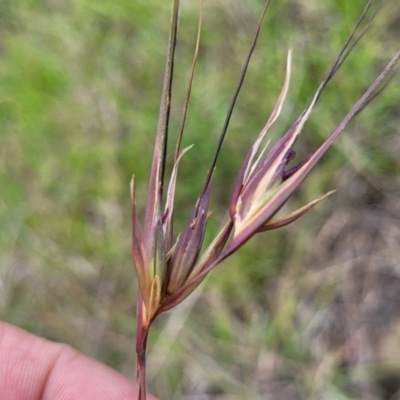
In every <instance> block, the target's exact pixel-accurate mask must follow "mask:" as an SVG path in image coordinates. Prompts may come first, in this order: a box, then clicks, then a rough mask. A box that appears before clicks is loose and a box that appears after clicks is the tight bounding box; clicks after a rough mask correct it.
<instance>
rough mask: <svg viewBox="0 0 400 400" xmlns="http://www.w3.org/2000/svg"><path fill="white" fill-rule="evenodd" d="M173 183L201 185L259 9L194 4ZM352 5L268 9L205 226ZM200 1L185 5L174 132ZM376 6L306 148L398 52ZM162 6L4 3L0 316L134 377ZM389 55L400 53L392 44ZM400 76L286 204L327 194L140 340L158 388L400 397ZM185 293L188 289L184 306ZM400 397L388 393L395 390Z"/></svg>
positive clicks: (183, 394)
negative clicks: (134, 220)
mask: <svg viewBox="0 0 400 400" xmlns="http://www.w3.org/2000/svg"><path fill="white" fill-rule="evenodd" d="M205 3H206V7H205V17H204V32H203V45H202V47H201V56H200V60H199V65H198V69H197V71H196V78H195V84H194V89H193V101H192V103H191V106H190V110H189V115H188V125H187V136H186V138H185V140H184V142H185V143H184V144H185V145H186V144H192V143H195V147H194V149H192V150H191V151H190V153H189V154H188V155H187V156H186V157H185V158H184V160H183V161H182V164H181V170H180V175H179V181H180V185H181V186H180V188H179V190H178V193H177V196H178V197H177V203H178V204H177V209H178V210H179V211H180V213H179V218H180V219H179V221H178V223H177V226H178V227H180V226H183V224H184V221H185V218H187V217H188V216H189V214H190V213H191V210H192V207H193V204H194V201H195V199H196V196H197V194H198V190H199V188H200V187H201V184H202V181H203V177H204V174H205V172H206V169H207V163H208V161H209V160H210V158H211V154H212V151H213V148H214V145H215V142H216V140H217V137H218V133H219V131H220V129H221V126H222V122H223V118H224V115H225V113H226V110H227V107H228V103H229V99H230V96H231V94H232V92H233V89H234V87H235V84H236V81H237V78H238V75H239V72H240V68H241V65H242V62H243V59H244V56H245V54H246V51H247V48H248V45H249V43H250V40H251V36H252V34H253V31H254V26H255V24H256V20H257V18H258V15H259V12H260V10H261V7H262V2H260V1H255V0H247V1H243V2H237V1H234V0H218V1H213V2H210V1H209V2H207V1H206V2H205ZM363 4H364V2H358V1H353V2H349V1H345V0H343V1H336V0H330V1H325V2H318V1H315V0H313V1H310V0H309V1H300V0H298V1H295V0H293V1H279V2H272V5H271V8H270V10H269V13H268V15H267V20H266V22H265V24H264V28H263V31H262V35H261V38H260V42H259V45H258V48H257V51H256V53H255V56H254V59H253V62H252V64H251V67H250V69H249V73H248V77H247V79H246V82H245V85H244V87H243V90H242V94H241V96H240V98H239V102H238V106H237V109H236V111H235V114H234V117H233V120H232V124H231V128H230V130H229V134H228V138H227V141H226V143H225V146H224V149H223V152H222V154H221V158H220V160H219V163H218V168H217V173H216V176H215V180H214V183H213V191H214V192H213V193H214V194H213V205H212V210H213V216H212V218H211V221H210V224H211V225H212V226H215V227H216V226H217V225H218V223H219V221H221V220H222V218H223V213H224V210H225V208H226V204H227V202H228V200H229V195H230V190H231V184H232V180H233V178H234V176H235V174H236V172H237V170H238V168H239V166H240V164H241V162H242V160H243V157H244V156H245V154H246V151H247V148H248V147H249V146H250V144H251V143H252V141H253V139H254V138H255V136H256V134H257V133H258V131H259V130H260V129H261V127H262V126H263V123H264V122H265V120H266V118H267V116H268V113H269V112H270V110H271V107H272V105H273V103H274V100H275V98H276V96H277V95H278V93H279V90H280V86H281V84H282V80H283V75H284V64H285V57H286V52H287V49H288V47H289V46H291V47H293V48H294V60H295V61H294V79H293V83H292V87H291V91H290V95H289V101H288V104H287V106H286V107H285V109H284V112H283V118H282V120H281V122H280V123H279V124H278V125H277V127H276V128H275V129H274V135H275V136H274V137H275V138H276V137H278V135H279V134H281V133H282V132H283V131H284V129H285V128H287V127H288V126H289V124H290V122H291V121H293V119H294V118H295V117H296V116H297V115H298V113H299V112H300V111H301V110H302V109H303V107H304V106H305V105H306V104H307V103H308V102H309V101H310V99H311V97H312V94H313V92H314V91H315V89H316V87H317V86H318V84H319V82H320V81H321V79H322V78H323V76H324V74H325V72H326V71H327V69H328V67H329V65H330V63H331V62H332V61H333V59H334V57H335V55H336V52H337V51H338V49H339V48H340V46H341V43H342V42H343V41H344V40H345V38H346V36H347V34H348V32H349V31H350V29H351V27H352V26H353V24H354V22H355V20H356V19H357V17H358V15H359V13H360V12H361V9H362V7H363ZM197 7H198V4H197V2H195V1H189V0H186V1H184V2H183V9H182V13H181V24H180V34H179V39H180V42H179V46H178V59H177V65H176V79H175V84H174V89H175V95H174V102H173V109H172V122H171V137H172V138H173V137H174V136H175V135H176V131H177V127H178V126H179V117H180V113H181V105H182V101H183V98H184V92H185V86H186V81H187V78H188V69H189V65H190V63H191V57H192V51H193V47H194V41H195V35H196V24H197V20H196V16H197ZM399 21H400V7H399V6H398V4H397V2H396V1H388V2H386V4H385V5H384V7H383V9H382V10H381V12H380V14H379V16H378V18H377V19H376V21H375V23H374V25H373V27H372V29H371V31H370V32H369V33H368V35H367V36H366V37H365V38H364V40H363V41H362V43H361V44H360V45H359V46H358V47H357V49H356V50H355V51H354V54H353V55H352V56H351V57H350V58H349V60H348V61H347V62H346V63H345V64H344V66H343V68H342V70H341V71H340V72H339V73H338V75H337V76H336V78H335V79H334V81H333V82H332V83H331V84H330V85H329V86H328V88H327V90H326V92H325V93H324V95H323V96H322V99H321V102H320V104H319V105H318V107H317V108H316V110H315V113H314V115H313V116H312V118H311V120H310V122H309V123H308V124H307V126H306V128H305V130H304V134H303V137H302V140H301V141H300V142H299V143H298V151H299V153H300V155H306V154H308V153H309V152H311V151H313V149H315V148H316V146H318V144H319V143H321V142H322V140H323V139H324V138H325V137H326V136H327V135H328V134H329V133H330V131H331V130H332V129H333V128H334V127H335V125H336V124H338V123H339V122H340V121H341V118H342V117H343V116H344V115H345V113H346V111H347V110H349V109H350V107H351V106H352V105H353V103H354V102H355V101H356V100H357V98H358V97H359V96H360V95H361V94H362V93H363V90H365V88H366V87H367V85H368V84H369V83H371V82H372V80H373V79H374V78H375V76H376V75H377V74H378V72H379V71H380V69H382V67H383V66H384V65H385V63H386V61H387V60H388V59H389V57H390V56H391V55H392V54H393V53H394V52H395V50H397V47H398V38H399V35H400V30H399ZM168 24H169V5H168V2H167V1H164V0H151V1H150V0H148V1H146V2H144V1H127V0H124V1H123V0H113V1H108V0H74V1H71V2H65V1H61V0H52V1H44V0H30V1H25V2H17V1H3V2H1V3H0V188H1V190H0V227H1V229H0V316H1V318H2V319H3V320H6V321H9V322H12V323H14V324H17V325H19V326H21V327H23V328H25V329H28V330H29V331H31V332H34V333H36V334H40V335H43V336H45V337H47V338H50V339H53V340H58V341H63V342H67V343H70V344H71V345H73V346H75V347H76V348H78V349H79V350H81V351H83V352H85V353H87V354H89V355H91V356H94V357H96V358H98V359H100V360H102V361H104V362H105V363H107V364H109V365H111V366H113V367H114V368H116V369H118V370H119V371H121V372H123V373H125V374H126V375H128V376H130V377H133V374H134V363H135V355H134V335H135V324H134V315H135V298H136V292H137V285H136V280H135V276H134V270H133V267H132V263H131V257H130V199H129V189H128V186H129V180H130V177H131V174H132V173H135V175H136V179H137V182H138V186H139V189H138V190H139V196H138V199H139V206H140V207H143V206H144V204H145V202H146V198H145V196H146V191H145V190H146V181H147V178H148V171H149V166H150V161H151V154H152V146H153V140H154V132H155V128H156V120H157V112H158V110H157V109H158V103H159V96H160V89H161V82H162V73H163V68H164V57H165V51H166V49H165V48H166V36H167V31H168ZM396 46H397V47H396ZM398 86H399V80H398V79H395V80H394V81H393V83H392V85H391V86H390V87H389V88H388V89H387V90H386V92H385V93H384V94H383V95H382V96H381V97H380V98H379V99H378V101H376V102H375V103H374V104H373V105H371V106H370V107H369V108H368V110H366V111H365V112H364V113H363V114H361V115H360V116H359V117H358V118H357V120H356V122H354V123H352V124H351V126H349V127H348V129H347V130H346V132H345V133H344V134H343V136H342V138H341V139H340V140H339V141H338V144H337V146H336V147H335V148H333V149H332V150H331V151H330V152H329V153H328V154H327V156H326V157H324V159H323V161H322V162H321V163H320V165H319V168H318V169H316V170H315V171H314V172H313V173H312V175H311V176H310V177H309V178H308V179H307V181H306V182H305V184H304V185H303V186H302V189H301V190H300V191H299V192H298V193H297V195H296V198H295V199H293V200H292V201H291V202H290V203H289V205H288V207H296V206H297V205H299V204H302V203H304V202H306V201H307V200H311V199H313V198H315V197H316V196H318V195H320V194H322V193H324V192H325V191H327V190H329V189H332V188H335V187H337V188H338V189H339V191H338V193H337V194H335V195H334V196H333V197H332V198H331V199H330V200H327V201H325V202H324V203H323V204H322V205H320V206H318V207H317V208H316V209H315V210H313V211H312V212H310V214H309V215H307V216H306V217H304V218H303V219H302V220H301V221H298V222H296V223H295V224H294V225H292V226H290V227H288V228H286V229H283V230H281V231H277V232H272V233H267V234H264V235H260V236H258V237H257V238H254V240H252V241H251V242H250V243H249V244H248V245H246V246H245V247H244V248H243V250H241V251H240V252H239V253H238V254H237V255H235V256H234V257H232V258H231V259H229V260H228V261H227V262H226V263H225V265H223V266H221V267H220V269H219V270H218V271H215V273H213V274H212V278H210V279H209V280H208V282H207V283H206V285H203V286H202V288H201V289H200V290H199V291H197V292H196V294H195V295H193V297H192V298H191V299H188V301H187V302H186V303H185V304H184V305H182V306H181V307H180V308H178V309H177V310H176V311H174V312H172V313H169V314H167V315H165V316H164V317H163V318H160V321H158V322H157V325H156V327H155V329H154V332H153V334H152V336H151V337H150V354H149V377H150V389H151V390H152V391H153V392H154V393H155V394H156V395H158V396H159V397H161V398H162V399H179V398H185V399H244V398H245V399H257V398H262V399H265V398H270V399H274V400H277V399H278V400H279V399H288V400H292V399H293V400H294V399H305V398H307V399H396V398H398V397H395V396H396V394H395V392H397V391H398V390H399V388H400V381H399V380H398V378H397V377H398V376H399V370H400V328H399V325H400V322H399V321H400V319H399V316H400V312H399V309H400V295H399V294H398V293H400V278H399V273H400V271H399V267H398V265H399V262H398V261H399V258H400V248H399V245H398V243H399V236H400V232H399V227H398V226H399V214H400V203H399V200H398V199H399V178H398V176H399V170H400V162H399V157H398V154H399V149H400V136H399V130H398V126H399V116H398V115H399V110H400V109H399V101H400V92H399V89H398ZM194 300H197V301H196V302H195V301H194ZM399 395H400V394H399V393H397V396H399Z"/></svg>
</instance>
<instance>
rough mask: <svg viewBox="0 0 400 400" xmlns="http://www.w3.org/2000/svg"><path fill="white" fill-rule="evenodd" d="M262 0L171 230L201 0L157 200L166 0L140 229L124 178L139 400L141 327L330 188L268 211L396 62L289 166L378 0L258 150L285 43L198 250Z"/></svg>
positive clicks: (164, 129)
mask: <svg viewBox="0 0 400 400" xmlns="http://www.w3.org/2000/svg"><path fill="white" fill-rule="evenodd" d="M269 4H270V1H267V2H266V5H265V7H264V10H263V12H262V15H261V18H260V21H259V23H258V25H257V28H256V33H255V35H254V39H253V42H252V44H251V47H250V50H249V53H248V55H247V58H246V60H245V63H244V66H243V70H242V73H241V75H240V79H239V83H238V85H237V88H236V90H235V93H234V95H233V98H232V102H231V105H230V107H229V110H228V114H227V117H226V120H225V123H224V126H223V129H222V132H221V135H220V138H219V141H218V144H217V147H216V150H215V153H214V156H213V158H212V161H211V165H210V168H209V170H208V173H207V175H206V177H205V181H204V185H203V189H202V191H201V193H200V195H199V197H198V200H197V202H196V205H195V207H194V210H193V213H192V216H191V218H190V219H189V221H188V223H187V225H186V227H185V229H184V230H183V232H182V233H181V234H179V235H178V236H177V237H176V236H175V235H174V231H173V220H174V196H175V187H176V183H177V173H178V166H179V162H180V160H181V158H182V156H183V155H184V154H185V153H186V152H187V151H188V150H189V149H190V148H186V149H184V150H182V151H181V149H180V147H181V140H182V136H183V133H184V127H185V121H186V112H187V108H188V104H189V100H190V94H191V88H192V83H193V78H194V71H195V66H196V62H197V58H198V53H199V43H200V34H201V25H202V7H203V1H202V0H201V1H200V12H199V15H200V17H199V27H198V34H197V41H196V48H195V54H194V58H193V63H192V68H191V72H190V78H189V85H188V91H187V96H186V100H185V102H184V109H183V117H182V123H181V128H180V131H179V134H178V139H177V143H176V147H175V155H174V166H173V169H172V173H171V177H170V179H169V185H168V188H167V190H166V196H165V199H164V194H165V193H164V192H165V185H164V183H165V164H166V155H167V145H168V127H169V115H170V107H171V88H172V80H173V75H174V74H173V73H174V59H175V48H176V43H177V32H178V19H179V8H180V2H179V0H173V2H172V20H171V27H170V38H169V46H168V55H167V62H166V68H165V75H164V85H163V90H162V96H161V103H160V113H159V120H158V127H157V134H156V142H155V146H154V154H153V162H152V167H151V174H150V181H149V189H148V197H147V206H146V212H145V218H144V225H143V230H142V228H141V224H140V221H139V217H138V213H137V209H136V204H135V180H134V178H132V182H131V194H132V254H133V261H134V264H135V268H136V273H137V277H138V281H139V287H140V291H139V296H138V301H137V343H136V351H137V379H138V383H139V387H140V393H139V399H140V400H145V399H146V378H145V377H146V343H147V336H148V332H149V329H150V326H151V324H152V322H153V321H154V319H155V318H156V317H157V316H158V315H159V314H160V313H162V312H164V311H167V310H169V309H171V308H173V307H175V306H176V305H177V304H179V303H181V302H182V301H183V300H184V299H185V298H186V297H187V296H189V295H190V293H192V292H193V290H195V289H196V287H197V286H198V285H199V284H200V283H201V281H202V280H203V279H204V278H205V277H206V275H207V274H208V273H209V272H210V271H211V270H212V269H213V268H215V267H216V266H217V265H218V264H220V263H221V262H222V261H223V260H224V259H226V258H227V257H228V256H230V255H231V254H233V253H234V252H235V251H236V250H238V249H239V248H240V247H241V246H243V245H244V244H245V243H246V242H247V241H248V240H249V239H250V238H251V237H252V236H254V235H255V234H257V233H260V232H265V231H268V230H272V229H277V228H280V227H282V226H285V225H288V224H290V223H292V222H293V221H295V220H297V219H298V218H300V217H301V216H302V215H304V214H305V213H306V212H307V211H309V210H310V209H311V208H312V207H313V206H314V205H315V204H317V203H318V202H320V201H322V200H323V199H325V198H326V197H327V196H329V195H331V194H332V193H333V191H331V192H329V193H327V194H325V195H323V196H322V197H320V198H318V199H316V200H313V201H311V202H310V203H309V204H307V205H305V206H303V207H301V208H300V209H298V210H295V211H293V212H291V213H289V214H288V215H286V216H284V217H280V218H276V217H275V215H276V213H277V212H278V211H279V210H280V209H281V207H282V206H283V205H284V204H285V203H286V201H287V200H288V199H289V197H290V196H291V195H292V193H293V192H294V191H295V189H296V188H297V187H298V186H299V184H300V183H301V182H302V181H303V180H304V179H305V178H306V176H307V175H308V174H309V173H310V171H311V170H312V168H313V167H314V166H315V164H316V163H317V161H318V160H319V159H320V158H321V157H322V155H323V154H324V153H325V152H326V151H327V150H328V148H329V147H330V146H331V144H332V143H333V142H334V140H335V139H336V138H337V137H338V136H339V135H340V133H341V132H342V131H343V130H344V128H345V127H346V126H347V124H348V123H349V122H350V121H351V120H352V119H353V118H354V117H355V116H356V115H357V114H358V113H359V112H360V111H361V110H362V109H363V108H364V107H365V106H366V105H367V104H368V103H369V102H370V101H371V100H372V99H373V98H375V97H376V96H377V95H378V94H379V93H380V92H381V91H382V90H383V88H384V87H385V86H386V84H387V83H388V81H389V80H390V79H391V78H392V77H393V73H394V71H395V70H396V69H395V68H394V67H395V64H396V63H397V62H398V60H399V59H400V51H399V52H398V53H397V54H396V55H395V56H394V57H393V59H392V60H391V61H390V62H389V64H388V65H387V66H386V68H385V69H384V70H383V71H382V73H381V74H380V75H379V76H378V77H377V78H376V80H375V81H374V82H373V83H372V85H371V86H370V87H369V88H368V90H367V91H366V92H365V93H364V95H363V96H362V97H361V98H360V99H359V100H358V102H357V103H356V104H355V105H354V106H353V108H352V109H351V110H350V111H349V113H348V114H347V115H346V117H345V118H344V119H343V121H342V122H341V123H340V124H339V125H338V126H337V128H336V129H335V130H334V131H333V132H331V134H330V135H329V136H328V138H327V139H326V140H325V142H324V143H323V144H322V145H321V146H320V147H319V148H318V149H317V150H316V151H315V152H314V153H313V154H311V155H309V156H308V157H306V158H305V159H304V160H302V161H300V162H299V163H298V164H297V165H296V166H295V167H292V168H288V167H287V165H288V163H289V162H290V161H291V160H292V159H293V158H294V157H295V156H296V153H295V151H294V149H293V147H294V145H295V143H296V141H297V140H298V138H299V136H300V134H301V132H302V129H303V127H304V125H305V123H306V121H307V119H308V118H309V116H310V114H311V112H312V111H313V109H314V107H315V105H316V103H317V101H318V99H319V98H320V96H321V93H322V91H323V90H324V88H325V87H326V85H327V84H328V82H329V81H330V80H331V79H332V78H333V76H334V75H335V73H336V72H337V71H338V69H339V68H340V66H341V65H342V64H343V62H344V61H345V60H346V58H347V57H348V55H349V54H350V53H351V51H352V50H353V49H354V47H355V46H356V45H357V43H358V42H359V41H360V40H361V38H362V37H363V36H364V34H365V32H366V31H367V30H368V28H369V26H370V25H371V23H372V21H373V19H374V18H375V16H376V13H377V11H378V9H379V7H380V4H381V2H379V3H378V5H377V7H376V8H375V10H374V12H373V13H372V16H371V17H369V18H367V15H368V13H369V11H370V9H371V7H372V4H373V0H370V1H368V3H367V5H366V7H365V9H364V10H363V12H362V13H361V16H360V18H359V19H358V21H357V22H356V24H355V26H354V28H353V30H352V31H351V32H350V35H349V37H348V39H347V40H346V42H345V44H344V45H343V47H342V49H341V50H340V52H339V54H338V56H337V57H336V59H335V60H334V62H333V64H332V67H331V69H330V70H329V71H328V73H327V75H326V77H325V79H324V80H323V81H322V82H321V84H320V86H319V87H318V88H317V90H316V92H315V95H314V97H313V99H312V100H311V102H310V104H309V106H308V107H307V108H306V109H305V110H304V111H303V112H302V113H301V115H300V116H299V117H298V118H297V119H296V120H295V122H294V123H293V125H292V126H291V127H290V129H289V130H288V131H287V132H286V133H285V134H284V135H283V136H282V138H281V139H279V140H278V141H277V143H276V144H275V145H274V146H273V147H272V148H271V150H270V151H269V152H268V153H265V147H266V146H265V147H264V149H263V150H262V151H260V147H261V146H262V145H263V142H264V139H265V136H266V134H267V133H268V131H269V129H270V128H271V126H272V125H273V124H274V122H275V121H276V120H277V118H278V117H279V114H280V112H281V110H282V106H283V103H284V100H285V97H286V94H287V92H288V90H289V83H290V75H291V60H292V52H291V51H290V50H289V52H288V56H287V63H286V76H285V80H284V82H283V85H282V90H281V93H280V95H279V97H278V99H277V101H276V104H275V107H274V108H273V110H272V113H271V116H270V117H269V119H268V121H267V122H266V124H265V126H264V128H263V129H262V130H261V132H260V133H259V135H258V136H257V138H256V140H255V142H254V144H253V145H252V146H251V148H250V149H249V151H248V153H247V156H246V158H245V160H244V162H243V165H242V167H241V168H240V170H239V172H238V175H237V178H236V181H235V183H234V186H233V192H232V196H231V201H230V205H229V217H228V219H227V221H226V223H225V225H224V226H223V228H222V229H221V231H220V232H219V233H218V234H217V235H216V237H215V238H214V240H213V241H212V242H211V244H210V245H209V246H208V247H207V248H206V249H205V251H204V252H203V253H202V254H201V248H202V245H203V239H204V235H205V231H206V228H207V219H208V217H209V210H208V208H209V200H210V194H211V181H212V177H213V174H214V170H215V165H216V162H217V158H218V155H219V152H220V150H221V147H222V144H223V141H224V139H225V135H226V132H227V129H228V126H229V122H230V118H231V115H232V112H233V109H234V106H235V103H236V100H237V97H238V94H239V92H240V89H241V86H242V84H243V81H244V78H245V76H246V72H247V68H248V65H249V62H250V59H251V56H252V54H253V51H254V48H255V46H256V43H257V39H258V36H259V32H260V29H261V26H262V22H263V19H264V16H265V13H266V11H267V9H268V7H269ZM362 25H364V26H363V28H361V26H362ZM359 31H360V32H359ZM358 32H359V33H358ZM385 78H386V80H385Z"/></svg>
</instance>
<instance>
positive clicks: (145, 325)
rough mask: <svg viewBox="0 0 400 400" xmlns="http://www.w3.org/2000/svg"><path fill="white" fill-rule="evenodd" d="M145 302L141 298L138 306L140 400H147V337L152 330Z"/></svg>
mask: <svg viewBox="0 0 400 400" xmlns="http://www.w3.org/2000/svg"><path fill="white" fill-rule="evenodd" d="M143 308H144V307H143V300H142V298H141V296H139V299H138V306H137V330H136V356H137V358H136V379H137V382H138V385H139V396H138V400H146V394H147V389H146V348H147V336H148V333H149V329H150V323H149V322H148V321H146V317H145V314H144V313H143Z"/></svg>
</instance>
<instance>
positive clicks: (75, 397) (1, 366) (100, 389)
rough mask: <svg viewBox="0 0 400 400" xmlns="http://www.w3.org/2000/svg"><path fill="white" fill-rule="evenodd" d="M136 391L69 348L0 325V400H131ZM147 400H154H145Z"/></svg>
mask: <svg viewBox="0 0 400 400" xmlns="http://www.w3.org/2000/svg"><path fill="white" fill-rule="evenodd" d="M137 395H138V393H137V387H136V385H134V384H133V383H132V382H131V381H129V380H128V379H127V378H125V377H124V376H122V375H121V374H119V373H117V372H116V371H114V370H113V369H111V368H109V367H107V366H105V365H103V364H101V363H99V362H97V361H95V360H93V359H91V358H89V357H86V356H84V355H83V354H81V353H79V352H77V351H76V350H74V349H72V348H71V347H69V346H67V345H64V344H59V343H54V342H50V341H47V340H45V339H42V338H39V337H37V336H34V335H31V334H28V333H27V332H25V331H23V330H21V329H19V328H16V327H14V326H12V325H9V324H6V323H3V322H0V399H7V400H84V399H85V400H86V399H87V400H89V399H90V400H92V399H98V400H102V399H104V400H114V399H115V400H125V399H126V400H128V399H129V400H132V399H136V398H137ZM148 400H156V399H155V398H154V397H152V396H150V395H149V396H148Z"/></svg>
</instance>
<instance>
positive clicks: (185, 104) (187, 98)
mask: <svg viewBox="0 0 400 400" xmlns="http://www.w3.org/2000/svg"><path fill="white" fill-rule="evenodd" d="M203 4H204V0H200V10H199V25H198V28H197V38H196V48H195V50H194V56H193V61H192V66H191V69H190V76H189V84H188V89H187V93H186V98H185V103H184V105H183V112H182V121H181V127H180V129H179V134H178V139H177V141H176V147H175V155H174V163H176V161H177V160H178V157H179V153H180V149H181V142H182V137H183V132H184V130H185V124H186V116H187V110H188V106H189V101H190V95H191V93H192V86H193V79H194V72H195V69H196V64H197V60H198V58H199V48H200V39H201V27H202V25H203Z"/></svg>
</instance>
